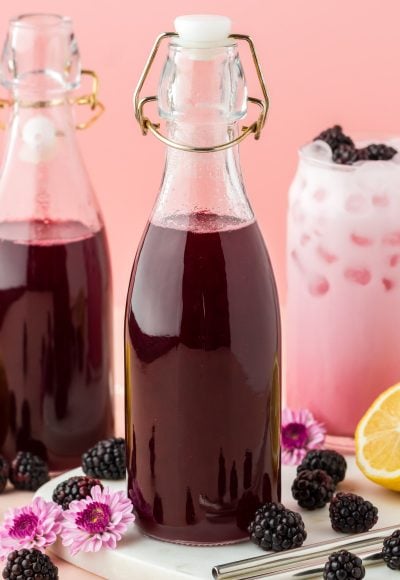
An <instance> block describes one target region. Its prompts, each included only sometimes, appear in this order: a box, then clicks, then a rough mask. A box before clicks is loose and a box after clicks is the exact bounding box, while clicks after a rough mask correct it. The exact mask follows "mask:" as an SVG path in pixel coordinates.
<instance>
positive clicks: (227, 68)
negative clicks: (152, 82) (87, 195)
mask: <svg viewBox="0 0 400 580" xmlns="http://www.w3.org/2000/svg"><path fill="white" fill-rule="evenodd" d="M175 23H176V28H177V30H178V32H179V35H178V36H177V37H172V39H171V38H170V44H169V53H168V60H167V63H166V65H165V67H164V70H163V73H162V77H161V82H160V86H159V91H158V104H159V112H160V115H161V117H162V118H164V119H165V120H166V121H167V131H168V139H169V142H168V144H169V145H170V146H169V147H168V149H167V159H166V167H165V171H164V176H163V181H162V185H161V190H160V193H159V195H158V198H157V201H156V204H155V206H154V209H153V212H152V215H151V217H150V220H149V223H148V225H147V228H146V230H145V233H144V235H143V238H142V241H141V243H140V246H139V249H138V251H137V253H136V258H135V261H134V265H133V270H132V275H131V280H130V285H129V291H128V297H127V305H126V316H125V374H126V389H125V393H126V415H125V416H126V443H127V467H128V495H129V497H130V498H131V500H132V502H133V505H134V508H135V511H136V513H137V516H138V517H137V520H136V522H137V524H138V526H139V527H140V529H141V530H142V531H143V532H144V533H145V534H147V535H149V536H152V537H154V538H157V539H161V540H166V541H170V542H176V543H186V544H203V545H204V544H210V545H213V544H226V543H232V542H237V541H241V540H243V539H246V538H248V536H249V532H248V525H249V523H250V521H251V520H252V519H253V517H254V514H255V511H256V510H257V508H258V507H259V506H260V505H261V504H262V503H265V502H268V501H279V499H280V394H281V368H280V364H281V352H280V349H281V346H280V344H281V342H280V341H281V338H280V320H279V306H278V298H277V291H276V286H275V280H274V275H273V271H272V266H271V263H270V260H269V257H268V253H267V250H266V247H265V244H264V241H263V238H262V235H261V233H260V230H259V228H258V225H257V222H256V220H255V217H254V214H253V212H252V209H251V207H250V205H249V202H248V200H247V197H246V194H245V191H244V187H243V181H242V177H241V173H240V165H239V158H238V151H237V146H236V142H234V143H231V142H232V140H233V139H234V138H235V137H236V136H238V135H239V129H238V127H237V121H238V119H241V118H242V117H244V115H245V114H246V106H247V96H246V95H247V93H246V87H245V81H244V75H243V71H242V68H241V64H240V60H239V56H238V51H237V45H236V43H234V42H231V41H230V40H229V39H228V38H227V35H228V34H229V27H230V21H229V19H227V18H225V17H220V16H204V15H202V16H197V15H194V16H185V17H179V18H177V19H176V21H175ZM195 32H196V35H197V36H196V39H195V41H194V39H193V34H194V33H195ZM192 41H193V42H194V44H193V42H192ZM204 42H205V45H204ZM228 95H229V98H227V96H228ZM135 102H139V100H138V93H136V95H135ZM218 143H221V144H224V147H223V149H220V148H219V147H213V146H212V147H209V146H210V145H217V144H218ZM181 144H182V145H183V150H182V149H181ZM225 144H229V146H227V147H225Z"/></svg>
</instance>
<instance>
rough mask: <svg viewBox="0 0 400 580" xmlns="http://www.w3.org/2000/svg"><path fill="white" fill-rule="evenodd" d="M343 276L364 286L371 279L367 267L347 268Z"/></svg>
mask: <svg viewBox="0 0 400 580" xmlns="http://www.w3.org/2000/svg"><path fill="white" fill-rule="evenodd" d="M344 277H345V278H346V280H348V281H349V282H353V283H354V284H360V286H366V285H367V284H369V282H370V281H371V272H370V271H369V270H367V268H347V269H346V270H345V271H344Z"/></svg>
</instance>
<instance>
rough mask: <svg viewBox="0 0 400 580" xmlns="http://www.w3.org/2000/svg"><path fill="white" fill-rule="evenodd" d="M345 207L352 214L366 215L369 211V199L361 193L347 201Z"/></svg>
mask: <svg viewBox="0 0 400 580" xmlns="http://www.w3.org/2000/svg"><path fill="white" fill-rule="evenodd" d="M345 207H346V210H347V211H348V212H350V213H364V212H365V211H366V210H367V209H368V199H367V198H366V197H365V195H362V194H361V193H354V194H351V195H349V197H348V198H347V200H346V203H345Z"/></svg>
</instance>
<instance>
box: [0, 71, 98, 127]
mask: <svg viewBox="0 0 400 580" xmlns="http://www.w3.org/2000/svg"><path fill="white" fill-rule="evenodd" d="M81 74H82V75H87V76H90V77H91V79H92V90H91V92H90V94H88V95H82V96H80V97H74V98H73V99H70V100H69V102H70V104H71V105H88V106H89V107H90V110H91V111H93V115H92V116H91V117H90V118H89V119H88V120H87V121H83V122H82V123H78V124H77V125H75V127H76V129H87V128H88V127H90V126H91V125H93V123H94V122H95V121H97V119H98V118H99V117H100V115H102V114H103V112H104V110H105V107H104V105H103V103H102V102H101V101H99V100H98V98H97V94H98V92H99V77H98V76H97V74H96V73H95V72H94V71H92V70H88V69H84V70H82V71H81ZM65 102H66V99H65V98H59V99H50V100H47V101H13V100H9V99H0V110H1V109H5V108H6V107H12V106H13V105H14V104H17V105H18V106H19V107H23V108H33V109H44V108H46V107H56V106H57V105H62V104H65ZM5 128H6V124H5V123H4V122H3V121H0V129H5Z"/></svg>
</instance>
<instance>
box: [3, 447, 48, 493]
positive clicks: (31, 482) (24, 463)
mask: <svg viewBox="0 0 400 580" xmlns="http://www.w3.org/2000/svg"><path fill="white" fill-rule="evenodd" d="M48 480H49V468H48V465H47V463H46V462H45V461H44V460H43V459H41V458H40V457H38V456H37V455H33V453H31V452H30V451H19V452H18V453H17V456H16V458H15V459H14V461H13V462H12V463H11V467H10V481H11V483H12V484H13V486H14V487H15V488H16V489H25V490H29V491H36V490H37V489H39V487H40V486H41V485H43V484H44V483H46V481H48Z"/></svg>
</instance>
